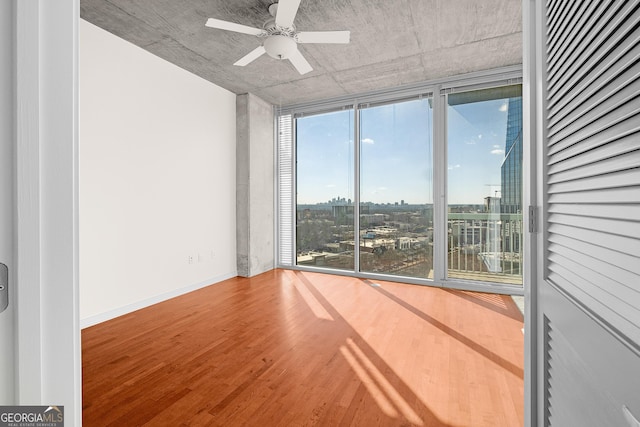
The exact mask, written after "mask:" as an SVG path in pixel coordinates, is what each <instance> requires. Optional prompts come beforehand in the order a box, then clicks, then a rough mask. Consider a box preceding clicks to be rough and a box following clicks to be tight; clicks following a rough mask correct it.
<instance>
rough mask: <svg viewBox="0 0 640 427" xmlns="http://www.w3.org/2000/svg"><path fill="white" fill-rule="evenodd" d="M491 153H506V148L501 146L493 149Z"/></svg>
mask: <svg viewBox="0 0 640 427" xmlns="http://www.w3.org/2000/svg"><path fill="white" fill-rule="evenodd" d="M491 154H501V155H502V154H504V150H502V149H500V148H496V149H495V150H491Z"/></svg>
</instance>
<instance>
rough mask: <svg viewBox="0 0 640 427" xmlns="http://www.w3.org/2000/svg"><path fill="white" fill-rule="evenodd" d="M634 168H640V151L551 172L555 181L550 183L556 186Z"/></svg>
mask: <svg viewBox="0 0 640 427" xmlns="http://www.w3.org/2000/svg"><path fill="white" fill-rule="evenodd" d="M633 168H640V149H638V150H636V151H632V152H630V153H626V155H622V156H618V157H611V158H608V159H605V160H601V161H599V162H594V163H588V164H585V165H582V166H576V167H573V168H566V169H565V170H564V171H558V172H551V173H550V174H551V175H552V176H553V179H549V183H550V184H555V183H558V182H565V181H572V180H575V179H582V178H587V177H592V176H597V175H604V174H607V173H612V172H618V171H624V170H627V169H633ZM550 169H551V168H550Z"/></svg>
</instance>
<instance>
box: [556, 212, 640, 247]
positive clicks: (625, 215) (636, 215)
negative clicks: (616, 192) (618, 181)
mask: <svg viewBox="0 0 640 427" xmlns="http://www.w3.org/2000/svg"><path fill="white" fill-rule="evenodd" d="M548 212H549V213H561V214H567V215H581V216H593V217H598V218H610V219H622V220H629V219H636V220H640V205H638V204H635V205H631V204H630V205H614V204H611V205H588V204H573V205H571V204H562V203H555V204H553V205H552V206H550V207H549V209H548ZM638 256H640V254H638Z"/></svg>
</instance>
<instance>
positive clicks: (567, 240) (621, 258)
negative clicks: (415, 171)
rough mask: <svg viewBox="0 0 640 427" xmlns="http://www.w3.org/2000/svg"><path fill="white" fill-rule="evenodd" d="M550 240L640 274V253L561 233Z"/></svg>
mask: <svg viewBox="0 0 640 427" xmlns="http://www.w3.org/2000/svg"><path fill="white" fill-rule="evenodd" d="M549 241H550V242H552V243H557V244H559V245H562V246H564V247H567V248H572V249H574V250H576V251H580V252H582V253H585V254H590V256H592V257H594V258H595V259H598V260H602V261H603V262H607V263H610V264H611V265H616V264H617V265H618V266H619V267H620V268H621V269H623V270H627V271H628V272H630V273H632V274H635V275H640V254H638V255H637V256H634V255H631V254H628V253H621V252H616V251H613V250H611V249H609V248H604V247H602V246H597V245H592V244H591V243H588V242H583V241H581V240H576V239H573V238H571V237H567V236H563V235H561V234H554V235H553V236H551V237H550V238H549Z"/></svg>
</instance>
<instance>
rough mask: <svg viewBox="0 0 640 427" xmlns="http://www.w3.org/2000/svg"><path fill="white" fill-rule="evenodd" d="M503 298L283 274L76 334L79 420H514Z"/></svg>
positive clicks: (513, 355)
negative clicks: (80, 374) (78, 343)
mask: <svg viewBox="0 0 640 427" xmlns="http://www.w3.org/2000/svg"><path fill="white" fill-rule="evenodd" d="M522 327H523V322H522V315H521V314H520V312H519V310H518V308H517V307H516V305H515V304H514V303H513V301H512V300H511V298H510V297H507V296H502V295H492V294H478V293H472V292H462V291H453V290H443V289H438V288H430V287H424V286H416V285H403V284H398V283H390V282H381V281H376V282H373V281H370V280H364V279H356V278H349V277H339V276H331V275H324V274H319V273H307V272H299V271H289V270H273V271H270V272H267V273H264V274H261V275H259V276H256V277H253V278H250V279H246V278H235V279H230V280H227V281H224V282H221V283H218V284H215V285H212V286H209V287H207V288H204V289H201V290H198V291H195V292H192V293H189V294H187V295H183V296H180V297H177V298H174V299H172V300H169V301H166V302H163V303H160V304H157V305H154V306H151V307H148V308H145V309H143V310H139V311H137V312H134V313H131V314H128V315H125V316H122V317H119V318H116V319H113V320H110V321H108V322H104V323H101V324H99V325H96V326H93V327H90V328H87V329H84V330H83V331H82V357H83V361H82V365H83V377H84V379H83V399H84V403H83V422H84V426H137V425H147V426H209V425H211V426H239V425H248V426H303V425H318V426H334V425H335V426H338V425H353V426H366V427H369V426H377V425H380V426H406V425H422V426H452V427H453V426H473V427H480V426H491V427H496V426H508V427H513V426H520V425H522V424H523V416H524V415H523V402H524V397H523V357H524V356H523V335H522V332H521V328H522Z"/></svg>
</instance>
